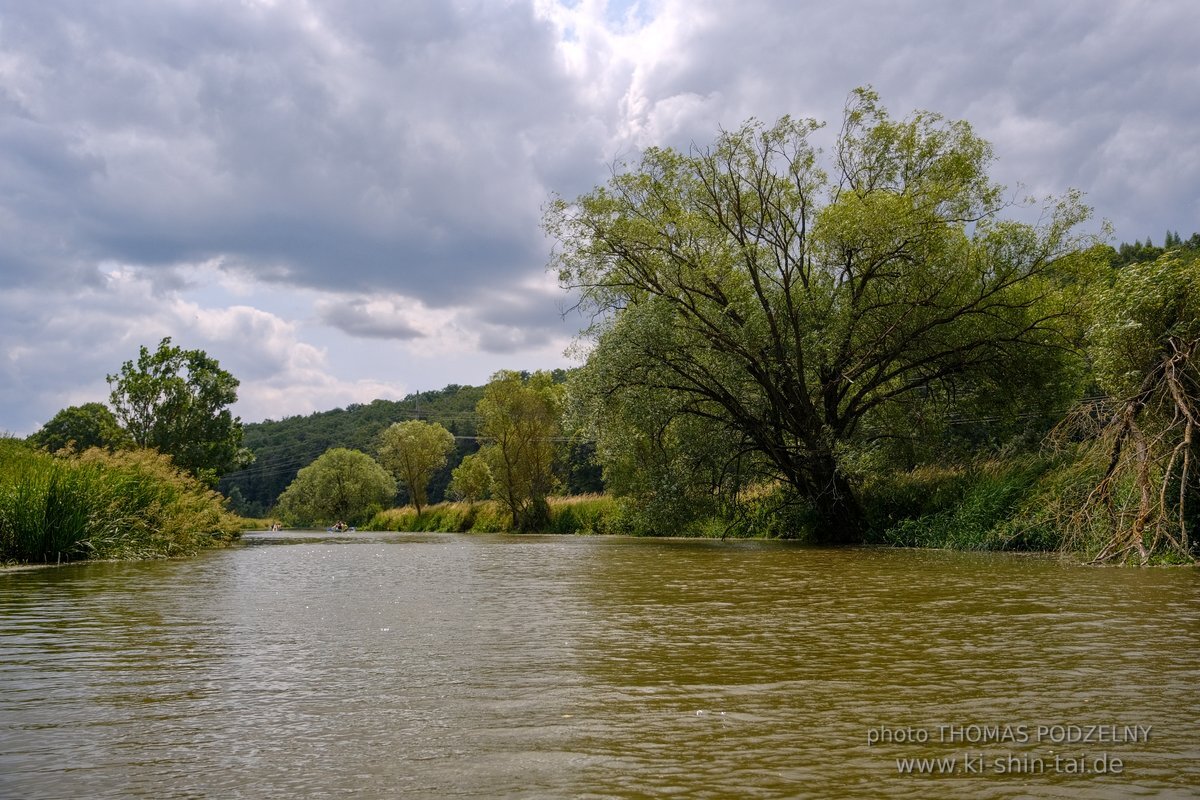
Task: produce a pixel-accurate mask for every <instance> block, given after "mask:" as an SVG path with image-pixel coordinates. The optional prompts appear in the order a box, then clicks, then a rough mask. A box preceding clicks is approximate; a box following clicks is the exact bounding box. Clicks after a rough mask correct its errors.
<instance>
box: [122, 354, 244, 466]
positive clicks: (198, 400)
mask: <svg viewBox="0 0 1200 800" xmlns="http://www.w3.org/2000/svg"><path fill="white" fill-rule="evenodd" d="M108 384H109V386H110V387H111V389H112V392H111V394H110V398H109V400H110V403H111V404H112V408H113V412H114V414H115V415H116V417H117V419H118V420H119V421H120V422H121V424H122V425H123V426H124V428H125V430H126V431H128V433H129V435H130V436H131V437H132V438H133V441H134V443H135V444H137V445H138V446H140V447H153V448H155V449H157V450H158V451H159V452H162V453H166V454H167V455H169V456H171V457H172V459H174V461H175V463H176V464H177V465H178V466H179V467H181V468H183V469H185V470H187V471H188V472H190V473H191V474H193V475H195V476H196V477H198V478H200V479H201V480H202V481H204V482H205V483H206V484H208V485H210V486H215V485H216V481H217V479H218V478H219V477H220V476H221V474H223V473H224V472H227V471H229V470H231V469H235V468H236V467H239V466H242V465H244V464H246V463H249V461H250V460H251V458H252V457H251V456H250V454H249V452H248V451H246V450H244V449H243V448H242V426H241V421H240V420H239V419H236V418H235V417H234V416H233V415H232V414H231V413H230V412H229V410H228V406H230V405H232V404H233V403H235V402H236V401H237V387H238V380H237V379H236V378H234V377H233V375H231V374H229V373H228V372H226V371H225V370H223V369H221V366H220V364H219V363H218V362H217V361H216V359H213V358H210V357H209V356H208V354H206V353H205V352H204V351H203V350H183V349H181V348H179V347H174V346H172V345H171V339H170V337H167V338H164V339H163V340H162V341H161V342H160V343H159V345H158V349H157V350H156V351H155V352H153V353H151V352H150V351H149V350H148V349H147V348H146V347H144V346H143V347H142V348H141V349H140V351H139V355H138V360H137V363H136V365H135V364H134V362H132V361H126V362H125V363H124V364H123V365H122V366H121V371H120V372H119V373H117V374H116V375H109V376H108Z"/></svg>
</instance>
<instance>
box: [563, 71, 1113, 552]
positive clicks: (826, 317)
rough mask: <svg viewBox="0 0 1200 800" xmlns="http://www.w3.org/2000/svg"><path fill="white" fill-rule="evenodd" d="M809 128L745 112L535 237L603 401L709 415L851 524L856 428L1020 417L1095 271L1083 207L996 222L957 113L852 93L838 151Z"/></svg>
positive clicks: (1060, 354)
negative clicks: (975, 406) (735, 123)
mask: <svg viewBox="0 0 1200 800" xmlns="http://www.w3.org/2000/svg"><path fill="white" fill-rule="evenodd" d="M819 127H820V126H819V125H818V123H815V122H812V121H795V120H792V119H791V118H788V117H784V118H782V119H780V120H779V121H778V122H776V123H775V124H774V125H772V126H767V125H764V124H763V123H761V122H759V121H757V120H750V121H748V122H747V123H746V124H744V125H743V126H742V127H741V128H738V129H736V130H733V131H723V132H721V133H720V135H719V136H718V137H717V139H716V141H715V143H714V144H713V145H712V146H710V147H708V148H693V149H692V150H691V151H690V152H688V153H686V154H685V153H681V152H678V151H674V150H670V149H653V148H652V149H650V150H647V151H646V152H645V154H644V155H643V157H642V159H641V161H640V163H639V164H637V165H635V166H630V165H622V168H621V169H619V170H618V171H617V173H616V174H614V176H613V177H612V178H611V179H610V180H609V181H608V183H607V184H606V185H605V186H602V187H597V188H596V189H595V190H594V191H592V192H590V193H588V194H586V195H583V196H582V197H579V198H577V199H576V200H575V201H573V202H569V203H568V202H563V201H561V200H560V201H557V202H555V203H554V204H552V205H551V207H550V208H549V209H548V212H547V217H546V229H547V230H548V231H549V232H551V233H552V234H554V235H555V236H556V237H557V239H558V246H557V248H556V251H555V257H554V262H553V266H554V267H555V268H556V270H557V271H558V274H559V276H560V279H561V281H562V283H563V285H564V287H565V288H567V289H570V290H572V291H575V292H579V293H580V296H581V298H582V303H583V305H584V307H586V308H588V309H590V310H591V311H592V312H593V313H595V314H596V315H597V319H598V320H599V323H598V324H596V325H594V326H593V327H592V328H591V329H590V330H589V332H588V333H589V334H590V335H591V336H592V337H593V338H594V340H595V342H596V343H597V346H596V347H595V349H594V350H593V351H592V353H591V354H590V357H589V363H588V367H587V368H586V370H585V371H587V372H590V373H591V377H590V378H589V379H588V380H589V381H590V383H591V384H592V385H593V388H594V389H595V391H596V395H597V396H601V397H604V398H606V402H607V403H608V404H609V405H610V406H611V405H616V404H618V403H621V402H623V398H634V397H636V398H639V402H643V403H661V404H663V405H664V407H665V408H668V409H671V415H672V418H674V416H678V415H690V416H694V417H697V418H700V419H703V420H706V424H708V425H710V426H715V427H716V428H717V429H719V430H720V435H718V436H714V437H710V438H713V439H715V440H724V441H726V442H735V443H737V447H739V448H744V449H745V452H746V453H747V454H752V456H753V457H751V458H750V459H749V463H752V464H755V465H756V468H757V469H760V470H761V474H762V477H764V478H769V477H778V478H781V479H782V480H784V481H786V482H787V483H789V484H790V485H791V486H792V487H793V488H795V489H796V490H797V491H798V492H799V493H800V494H801V495H803V496H806V497H808V498H809V499H811V500H813V501H814V502H816V503H817V504H818V505H824V508H823V509H822V514H823V515H824V516H825V517H826V518H827V520H828V521H830V523H831V524H836V525H851V526H853V525H855V524H857V522H858V521H860V517H861V515H859V514H857V513H856V512H855V511H854V509H853V506H854V504H855V501H854V498H853V497H852V493H851V491H850V489H849V480H848V476H847V475H846V474H845V469H844V465H846V464H848V463H850V462H849V460H848V459H852V458H853V456H854V451H855V449H856V448H857V449H859V450H862V449H867V448H870V447H871V446H872V441H873V440H874V435H868V434H867V433H866V431H867V430H868V429H870V428H872V427H876V428H877V427H878V425H879V424H880V423H883V422H885V421H888V420H894V419H896V418H897V416H898V414H897V412H898V411H901V410H903V409H905V408H906V407H908V406H911V405H912V404H913V403H924V404H926V405H937V406H939V407H941V408H944V409H946V408H950V407H953V406H955V405H957V404H960V403H962V402H963V400H964V398H967V399H973V398H981V397H984V396H986V395H992V396H995V397H999V398H1003V399H1004V401H1005V402H1006V403H1007V404H1008V406H1009V407H1010V408H1011V409H1012V410H1014V411H1015V410H1017V409H1020V408H1021V406H1022V404H1025V403H1030V402H1041V399H1039V397H1038V396H1039V393H1040V394H1041V395H1044V394H1045V391H1044V387H1045V386H1047V385H1050V386H1061V385H1065V384H1066V383H1067V381H1066V380H1063V379H1062V378H1061V375H1065V374H1069V373H1071V371H1072V370H1071V366H1070V364H1069V362H1070V361H1071V359H1072V358H1074V357H1075V355H1076V354H1075V353H1074V352H1073V347H1074V345H1075V344H1076V342H1077V340H1078V336H1077V332H1078V329H1079V327H1080V325H1079V323H1080V320H1081V318H1082V313H1081V312H1082V310H1083V306H1082V304H1080V303H1078V302H1076V300H1077V294H1078V293H1077V291H1076V288H1075V287H1077V286H1079V285H1081V284H1082V281H1083V278H1084V277H1085V276H1086V273H1087V272H1088V269H1090V268H1091V266H1090V265H1091V264H1092V262H1094V260H1095V259H1088V258H1085V257H1082V256H1080V255H1078V252H1079V251H1083V250H1086V249H1087V247H1088V246H1089V245H1090V244H1091V243H1092V239H1091V238H1089V237H1087V236H1080V235H1078V234H1076V233H1075V232H1074V231H1075V229H1076V228H1077V226H1078V225H1079V224H1080V223H1081V222H1083V221H1084V220H1085V219H1086V218H1087V216H1088V209H1086V207H1085V206H1083V205H1082V203H1081V202H1080V200H1079V197H1078V195H1076V194H1068V195H1067V196H1065V197H1064V198H1062V199H1060V200H1054V201H1051V203H1050V204H1049V206H1048V207H1047V208H1046V209H1045V210H1044V215H1043V219H1042V222H1040V223H1039V224H1037V225H1029V224H1024V223H1018V222H1015V221H1010V220H1005V219H1003V218H1002V217H1001V214H1002V212H1003V211H1004V209H1005V207H1006V206H1005V203H1004V201H1003V187H1001V186H999V185H998V184H995V183H994V182H993V181H992V180H991V179H990V177H989V175H988V168H989V167H990V164H991V160H992V150H991V147H990V145H988V143H987V142H985V141H984V140H982V139H980V138H979V137H978V136H976V135H975V134H974V132H973V131H972V129H971V127H970V125H969V124H967V123H965V122H951V121H947V120H945V119H944V118H943V117H941V116H940V115H938V114H935V113H932V112H925V111H919V112H915V113H914V114H912V115H910V116H909V117H908V118H906V119H903V120H896V119H893V118H891V117H890V116H889V115H888V113H887V111H886V110H885V109H883V108H882V106H880V104H879V100H878V97H877V95H876V94H875V93H874V92H873V91H871V90H870V89H861V90H858V91H856V92H855V93H854V95H853V96H852V97H851V100H850V103H849V104H848V106H847V111H846V115H845V118H844V120H843V125H842V129H841V134H840V135H839V137H838V141H837V145H836V147H835V149H834V151H833V153H832V154H831V155H830V156H828V157H826V156H825V155H824V154H822V153H821V152H820V151H819V150H818V149H817V148H815V147H814V146H813V145H812V143H811V142H810V137H811V136H812V134H813V132H814V131H816V130H817V129H818V128H819ZM1060 373H1061V375H1060ZM628 422H629V423H630V424H631V427H629V428H626V430H628V431H630V432H632V431H635V430H636V429H637V427H638V423H639V422H640V420H636V419H630V420H628ZM672 424H675V423H672ZM661 430H664V431H665V430H668V428H663V429H661ZM739 452H741V451H739ZM680 455H681V456H682V451H680ZM741 463H745V461H742V462H741ZM606 466H608V465H607V464H606ZM661 466H662V467H663V469H664V470H665V471H666V472H670V469H669V468H668V467H669V465H668V464H666V463H665V462H664V463H663V464H662V465H661ZM664 474H665V473H664ZM849 535H850V536H851V537H853V535H854V533H853V532H851V533H850V534H849Z"/></svg>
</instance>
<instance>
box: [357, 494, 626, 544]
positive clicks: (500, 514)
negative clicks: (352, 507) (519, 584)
mask: <svg viewBox="0 0 1200 800" xmlns="http://www.w3.org/2000/svg"><path fill="white" fill-rule="evenodd" d="M548 504H549V507H550V519H549V521H548V523H547V525H546V527H545V528H544V529H543V530H541V531H538V532H539V533H567V534H573V533H586V534H596V533H620V532H623V531H622V529H621V527H620V511H619V507H618V503H617V501H616V500H615V499H613V498H612V497H608V496H606V495H599V494H592V495H578V496H575V497H551V498H549V500H548ZM366 529H367V530H376V531H437V532H441V533H465V532H472V533H505V532H512V531H513V527H512V516H511V515H510V514H509V512H508V510H507V509H506V508H504V506H503V505H501V504H500V503H498V502H496V501H494V500H487V501H483V502H479V503H466V502H453V503H450V502H447V503H437V504H436V505H432V506H427V507H426V508H424V509H423V510H422V511H421V513H420V515H418V514H417V511H416V509H415V508H413V507H412V506H404V507H403V508H391V509H388V510H386V511H380V512H379V513H378V514H376V515H375V516H374V518H372V520H371V521H370V522H369V523H368V524H367V525H366Z"/></svg>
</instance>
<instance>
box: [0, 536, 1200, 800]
mask: <svg viewBox="0 0 1200 800" xmlns="http://www.w3.org/2000/svg"><path fill="white" fill-rule="evenodd" d="M1198 638H1200V573H1197V571H1196V570H1193V569H1186V568H1179V569H1116V568H1087V567H1081V566H1076V565H1071V564H1067V563H1063V562H1061V561H1059V560H1057V559H1055V558H1048V557H1042V556H1017V555H1001V554H977V553H949V552H937V551H907V550H879V549H849V550H828V549H811V548H803V547H797V546H792V545H789V544H786V543H779V542H761V541H751V542H713V541H686V540H648V539H623V538H608V537H595V538H589V537H542V536H528V537H524V536H523V537H513V536H487V535H463V536H456V535H424V534H419V535H418V534H365V533H358V534H344V535H331V534H324V533H319V534H318V533H295V532H291V533H289V532H284V533H278V534H250V535H248V536H247V537H246V538H245V539H244V541H243V543H242V544H241V545H240V546H237V547H234V548H231V549H227V550H220V551H212V552H208V553H205V554H204V555H202V556H200V557H198V558H194V559H190V560H181V561H162V562H144V563H100V564H81V565H72V566H65V567H61V568H56V569H39V570H30V571H17V572H6V573H2V574H0V797H3V798H29V799H30V800H34V799H36V798H72V799H74V798H84V797H111V798H118V797H120V798H126V797H128V798H276V797H278V798H334V797H354V798H396V797H400V798H443V797H445V798H467V797H470V798H542V797H546V798H569V797H577V798H642V797H687V798H741V797H746V798H805V797H813V798H824V797H829V798H877V797H893V798H930V797H955V798H1051V797H1055V798H1058V797H1063V798H1114V799H1115V798H1127V797H1135V796H1136V797H1195V796H1197V791H1198V788H1197V787H1200V721H1198V717H1200V656H1198V655H1197V640H1198ZM909 759H927V760H924V761H915V760H912V761H910V760H909ZM905 770H911V773H910V774H905V772H904V771H905ZM938 773H943V774H938Z"/></svg>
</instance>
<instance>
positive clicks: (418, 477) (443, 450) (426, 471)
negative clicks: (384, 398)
mask: <svg viewBox="0 0 1200 800" xmlns="http://www.w3.org/2000/svg"><path fill="white" fill-rule="evenodd" d="M453 452H454V434H452V433H450V431H448V430H446V429H445V428H444V427H442V426H441V425H439V424H438V423H436V422H425V421H424V420H418V419H414V420H409V421H408V422H397V423H395V424H394V425H391V426H390V427H388V428H387V429H386V430H385V431H384V432H383V433H382V434H380V437H379V463H380V464H381V465H383V467H384V468H385V469H387V470H389V471H390V472H391V473H392V474H393V475H395V476H396V480H397V482H398V483H399V484H400V486H403V487H404V488H405V489H407V490H408V496H409V498H410V499H411V501H412V504H413V506H414V507H416V509H417V514H420V513H421V507H422V506H424V505H426V504H427V502H428V501H427V500H426V497H427V494H428V488H429V481H430V479H432V478H433V475H434V473H435V472H437V471H438V470H440V469H442V468H443V467H445V466H446V462H447V460H448V459H449V457H450V454H451V453H453Z"/></svg>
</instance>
